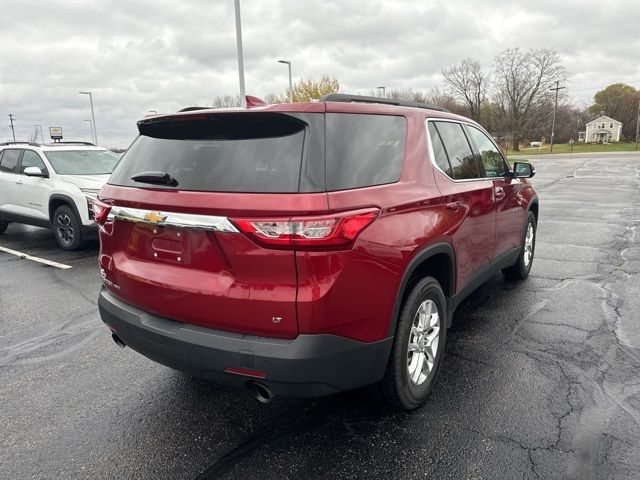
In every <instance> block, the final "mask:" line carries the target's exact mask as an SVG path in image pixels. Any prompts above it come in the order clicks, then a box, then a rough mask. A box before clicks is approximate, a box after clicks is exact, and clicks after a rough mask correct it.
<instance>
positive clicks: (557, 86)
mask: <svg viewBox="0 0 640 480" xmlns="http://www.w3.org/2000/svg"><path fill="white" fill-rule="evenodd" d="M563 88H565V87H561V86H560V81H559V80H556V86H555V88H550V89H549V90H555V92H556V101H555V103H554V104H553V120H552V121H551V153H553V138H554V136H555V134H556V110H558V91H560V90H562V89H563Z"/></svg>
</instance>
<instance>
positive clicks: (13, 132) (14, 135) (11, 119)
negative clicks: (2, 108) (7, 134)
mask: <svg viewBox="0 0 640 480" xmlns="http://www.w3.org/2000/svg"><path fill="white" fill-rule="evenodd" d="M14 120H15V117H14V116H13V113H10V114H9V121H10V122H11V125H10V127H11V133H12V134H13V141H14V142H15V141H16V131H15V130H14V129H13V121H14Z"/></svg>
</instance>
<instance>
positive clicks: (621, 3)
mask: <svg viewBox="0 0 640 480" xmlns="http://www.w3.org/2000/svg"><path fill="white" fill-rule="evenodd" d="M0 11H1V12H2V18H3V22H2V28H0V116H1V117H0V139H8V138H10V134H11V131H10V129H9V128H8V122H9V119H8V116H7V115H8V114H9V113H13V114H14V115H15V118H16V137H19V139H23V140H24V139H26V138H27V137H28V136H29V135H31V134H32V132H33V129H34V124H42V125H43V126H44V128H45V135H47V136H48V134H47V131H48V127H49V126H59V127H62V128H63V131H64V135H65V139H74V140H90V129H89V124H88V123H87V122H84V120H85V119H90V118H91V112H90V109H89V99H88V97H87V96H84V95H79V94H78V93H77V92H78V91H79V90H91V91H92V92H93V96H94V106H95V115H96V123H97V129H98V137H99V138H98V140H99V143H100V144H101V145H104V146H114V147H126V146H128V144H129V143H130V142H131V140H132V139H133V138H134V137H135V135H136V132H137V130H136V126H135V122H136V120H138V119H140V118H141V117H142V116H144V115H145V114H146V113H147V111H149V110H157V111H159V112H172V111H175V110H177V109H179V108H182V107H184V106H189V105H208V104H211V101H212V99H213V98H214V97H215V96H217V95H226V94H230V95H235V94H236V93H237V91H238V74H237V59H236V43H235V24H234V15H233V0H215V1H214V0H201V1H198V0H128V1H122V0H100V1H98V0H64V1H63V0H47V1H24V0H2V2H1V3H0ZM639 19H640V1H639V0H618V1H606V0H598V1H593V0H582V1H570V0H537V1H535V2H534V1H526V2H517V1H509V0H502V1H499V0H484V1H482V2H480V1H478V0H455V2H454V1H449V2H444V1H440V2H435V1H426V0H422V1H408V0H407V1H401V0H393V1H384V2H381V1H375V0H366V1H364V0H348V1H347V0H344V1H331V0H322V1H316V0H304V1H303V0H297V1H294V0H242V22H243V40H244V53H245V75H246V86H247V93H250V94H253V95H257V96H264V95H266V94H268V93H280V92H282V91H283V90H284V89H285V88H286V87H287V82H288V79H287V69H286V65H282V64H279V63H277V60H278V59H280V58H286V59H289V60H291V61H292V64H293V76H294V80H295V79H298V78H301V77H306V78H318V77H320V76H321V75H322V74H325V73H326V74H331V75H333V76H335V77H336V78H337V79H338V80H339V81H340V83H341V84H342V91H344V92H351V93H362V94H366V93H369V92H370V91H371V90H373V89H375V87H376V86H379V85H385V86H387V89H405V88H411V89H415V90H423V91H428V90H429V89H430V88H431V87H433V86H436V85H439V84H440V82H441V80H442V79H441V71H442V68H443V67H445V66H446V65H448V64H450V63H453V62H457V61H459V60H461V59H463V58H464V57H467V56H473V57H475V58H477V59H478V60H480V61H481V63H482V64H483V65H484V66H485V67H487V68H488V69H489V68H490V67H491V64H492V62H493V59H494V58H495V56H496V55H497V54H498V53H499V52H500V51H502V50H503V49H505V48H509V47H516V46H519V47H520V48H522V49H528V48H530V47H551V48H555V49H556V50H558V52H559V53H560V55H561V58H562V60H563V62H564V66H565V67H566V68H567V70H568V71H569V73H570V80H569V83H568V84H567V93H568V94H569V95H570V96H571V97H573V98H577V99H580V101H582V102H584V103H588V102H589V100H590V99H591V98H592V97H593V94H594V93H595V92H596V91H597V90H598V89H599V88H601V87H603V86H606V85H607V84H609V83H614V82H618V81H619V82H626V83H629V84H631V85H633V86H635V87H636V88H639V87H640V34H639V32H640V23H639Z"/></svg>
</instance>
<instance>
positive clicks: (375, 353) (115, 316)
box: [98, 289, 393, 397]
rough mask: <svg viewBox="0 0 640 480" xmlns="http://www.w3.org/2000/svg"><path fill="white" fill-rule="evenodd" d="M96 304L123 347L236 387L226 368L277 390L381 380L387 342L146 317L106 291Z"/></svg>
mask: <svg viewBox="0 0 640 480" xmlns="http://www.w3.org/2000/svg"><path fill="white" fill-rule="evenodd" d="M98 305H99V308H100V315H101V316H102V320H103V321H104V322H105V323H106V324H107V325H108V326H109V327H110V328H111V329H113V330H114V331H115V332H116V333H117V335H118V337H119V338H120V339H121V340H122V341H123V342H124V343H125V344H126V345H127V346H129V347H131V348H132V349H133V350H136V351H138V352H140V353H141V354H143V355H145V356H146V357H148V358H150V359H152V360H154V361H156V362H159V363H161V364H163V365H167V366H169V367H171V368H174V369H177V370H181V371H184V372H187V373H189V374H191V375H195V376H199V377H203V378H207V379H209V380H212V381H215V382H218V383H222V384H227V385H236V386H242V385H245V386H246V385H248V384H250V383H251V382H252V379H251V378H248V377H244V376H239V375H236V374H232V373H227V372H225V368H232V369H233V368H236V369H249V370H255V371H261V372H265V374H266V377H265V378H264V379H261V380H260V382H261V383H264V384H265V385H268V386H269V388H271V389H272V390H273V392H274V393H276V394H277V395H282V396H296V397H315V396H321V395H328V394H331V393H335V392H340V391H344V390H351V389H354V388H358V387H363V386H366V385H371V384H373V383H376V382H378V381H380V380H381V379H382V376H383V375H384V372H385V369H386V366H387V362H388V359H389V354H390V351H391V346H392V340H393V339H392V338H386V339H384V340H381V341H378V342H374V343H362V342H358V341H355V340H350V339H348V338H344V337H339V336H336V335H298V337H296V338H295V339H293V340H281V339H275V338H265V337H256V336H250V335H242V334H236V333H230V332H223V331H220V330H212V329H208V328H203V327H199V326H195V325H189V324H185V323H181V322H176V321H173V320H169V319H166V318H161V317H157V316H155V315H151V314H149V313H147V312H144V311H142V310H140V309H137V308H135V307H133V306H131V305H128V304H126V303H124V302H122V301H120V300H118V299H117V298H115V297H114V296H113V295H111V294H110V293H109V292H107V291H106V290H105V289H102V291H101V292H100V296H99V299H98Z"/></svg>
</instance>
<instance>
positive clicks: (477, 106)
mask: <svg viewBox="0 0 640 480" xmlns="http://www.w3.org/2000/svg"><path fill="white" fill-rule="evenodd" d="M442 75H443V76H444V83H445V89H446V91H447V92H448V93H449V94H451V95H452V96H453V97H454V98H456V100H459V101H461V102H463V103H464V104H465V105H466V106H467V107H469V112H470V116H471V118H473V119H474V120H475V121H476V122H480V116H481V113H482V108H481V107H482V103H483V102H484V101H485V99H486V97H487V84H488V79H487V77H486V75H485V74H484V73H483V72H482V68H481V67H480V62H478V61H477V60H474V59H472V58H465V59H464V60H462V61H461V62H460V63H455V64H452V65H449V66H448V67H447V68H445V69H444V70H443V71H442Z"/></svg>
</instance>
